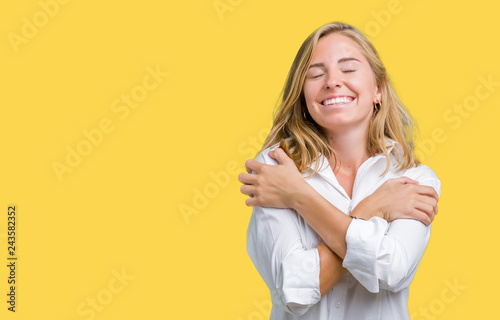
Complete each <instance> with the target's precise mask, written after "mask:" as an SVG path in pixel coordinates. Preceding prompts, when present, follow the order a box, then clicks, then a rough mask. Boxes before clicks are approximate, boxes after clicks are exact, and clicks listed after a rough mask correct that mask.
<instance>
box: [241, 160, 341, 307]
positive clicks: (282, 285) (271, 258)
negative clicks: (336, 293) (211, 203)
mask: <svg viewBox="0 0 500 320" xmlns="http://www.w3.org/2000/svg"><path fill="white" fill-rule="evenodd" d="M258 159H259V160H260V161H266V160H267V162H269V161H272V159H270V158H267V159H264V156H259V158H258ZM247 251H248V254H249V256H250V258H251V259H252V261H253V263H254V265H255V267H256V268H257V270H258V271H259V274H260V275H261V276H262V278H263V279H264V281H265V282H266V285H267V286H268V288H269V289H270V291H271V294H272V298H273V301H274V302H275V303H277V304H280V305H281V306H282V308H283V309H284V310H286V311H288V312H290V313H293V314H296V315H301V314H303V313H305V312H306V311H307V310H308V309H309V308H310V307H311V306H313V305H314V304H316V303H317V302H319V300H320V299H321V296H322V295H324V294H326V293H327V292H328V291H330V290H331V288H332V287H333V286H334V285H335V284H336V283H337V282H338V280H339V279H340V278H341V277H342V275H343V274H344V273H345V270H346V269H344V268H343V267H342V261H341V259H340V258H339V257H338V256H337V255H336V254H335V253H334V252H333V251H331V249H330V248H328V246H326V244H325V243H320V244H319V245H318V246H317V247H316V248H312V249H309V250H307V249H306V248H304V244H303V242H302V238H301V235H300V232H299V228H298V215H297V213H296V212H294V211H292V210H289V209H276V208H264V207H259V206H255V207H254V210H253V213H252V217H251V219H250V223H249V227H248V231H247Z"/></svg>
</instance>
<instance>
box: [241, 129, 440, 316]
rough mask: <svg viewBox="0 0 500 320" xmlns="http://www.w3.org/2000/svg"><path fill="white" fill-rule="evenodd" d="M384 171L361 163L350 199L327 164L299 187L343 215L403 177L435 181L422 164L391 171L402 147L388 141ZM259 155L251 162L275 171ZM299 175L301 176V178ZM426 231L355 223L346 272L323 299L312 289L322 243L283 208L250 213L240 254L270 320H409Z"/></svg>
mask: <svg viewBox="0 0 500 320" xmlns="http://www.w3.org/2000/svg"><path fill="white" fill-rule="evenodd" d="M387 144H388V146H389V145H390V147H389V152H390V157H391V167H390V170H389V172H388V173H387V174H385V175H384V176H380V175H381V174H382V173H383V172H384V170H385V168H386V165H387V160H386V159H387V158H386V157H385V155H384V154H383V153H381V154H378V155H375V156H373V157H371V158H369V159H368V160H366V161H365V162H364V163H363V164H362V165H361V166H360V167H359V169H358V171H357V174H356V179H355V181H354V187H353V192H352V199H351V198H350V197H349V196H348V195H347V193H346V192H345V190H344V189H343V188H342V187H341V186H340V184H339V182H338V181H337V179H336V177H335V175H334V173H333V171H332V169H331V168H330V165H329V163H328V161H327V159H324V162H323V166H322V168H321V170H320V171H319V174H316V175H314V176H312V177H309V178H306V181H307V182H308V183H309V184H310V185H311V186H312V187H314V189H315V190H316V191H317V192H318V193H320V194H321V195H322V196H323V197H324V198H326V199H327V200H328V201H330V202H331V203H332V204H333V205H334V206H335V207H337V208H338V209H340V210H341V211H343V212H344V213H345V214H350V212H351V211H352V209H353V208H354V207H355V206H356V205H357V204H358V203H359V202H360V201H361V200H363V199H364V198H365V197H367V196H369V195H370V194H372V193H373V192H374V191H375V190H377V189H378V188H379V187H380V186H381V185H382V184H383V183H384V182H385V181H387V180H388V179H392V178H397V177H401V176H406V177H409V178H411V179H414V180H417V181H419V182H420V185H427V186H431V187H433V188H434V189H435V190H436V192H437V193H438V195H439V194H440V193H441V182H440V181H439V179H438V177H437V176H436V174H435V173H434V171H433V170H432V169H430V168H429V167H428V166H426V165H420V166H418V167H413V168H411V169H408V170H401V171H397V164H396V161H395V154H394V151H395V150H396V149H398V150H399V152H400V153H402V152H403V150H402V148H401V146H400V145H399V144H398V143H397V142H395V141H393V140H391V139H387ZM270 150H271V149H266V150H264V151H263V152H262V153H261V154H259V156H258V157H257V160H258V161H260V162H263V163H267V164H276V161H274V160H273V159H272V158H270V157H269V155H268V152H269V151H270ZM311 167H313V168H314V165H313V166H311ZM309 173H310V171H309V172H306V173H305V174H304V176H307V175H308V174H309ZM430 231H431V226H425V225H424V224H423V223H421V222H419V221H417V220H409V219H399V220H394V221H392V222H387V221H385V220H383V219H381V218H378V217H374V218H372V219H370V220H368V221H364V220H361V219H354V220H352V221H351V223H350V225H349V227H348V229H347V234H346V243H347V252H346V255H345V258H344V261H343V266H344V268H346V269H347V272H346V273H345V274H344V276H343V277H342V278H341V279H340V281H339V282H338V283H337V284H336V285H335V286H334V287H333V288H332V289H331V290H330V291H329V292H328V293H327V294H325V295H324V296H323V297H321V294H320V290H319V272H320V261H319V254H318V250H317V249H316V246H318V245H319V244H320V243H321V242H322V239H321V238H320V236H319V235H318V234H317V233H316V232H315V231H314V230H313V229H312V228H311V227H310V226H309V225H308V224H307V223H306V222H305V221H304V219H303V218H302V217H301V216H300V215H299V214H298V213H296V212H295V211H294V210H290V209H277V208H264V207H254V208H253V213H252V217H251V219H250V223H249V226H248V231H247V251H248V254H249V256H250V258H251V259H252V261H253V263H254V265H255V267H256V268H257V270H258V272H259V273H260V275H261V276H262V278H263V279H264V281H265V283H266V285H267V286H268V288H269V290H270V291H271V299H272V301H273V307H272V311H271V319H272V320H278V319H279V320H281V319H311V320H312V319H314V320H319V319H325V320H326V319H345V320H347V319H352V320H367V319H391V320H392V319H395V320H402V319H410V317H409V313H408V294H409V290H408V287H409V285H410V283H411V281H412V280H413V277H414V275H415V272H416V271H417V267H418V266H419V264H420V260H421V258H422V255H423V254H424V251H425V248H426V246H427V243H428V241H429V236H430Z"/></svg>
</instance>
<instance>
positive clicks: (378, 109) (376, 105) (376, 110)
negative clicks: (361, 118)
mask: <svg viewBox="0 0 500 320" xmlns="http://www.w3.org/2000/svg"><path fill="white" fill-rule="evenodd" d="M381 107H382V103H380V102H379V101H377V102H375V103H374V104H373V109H374V110H375V112H379V111H380V108H381Z"/></svg>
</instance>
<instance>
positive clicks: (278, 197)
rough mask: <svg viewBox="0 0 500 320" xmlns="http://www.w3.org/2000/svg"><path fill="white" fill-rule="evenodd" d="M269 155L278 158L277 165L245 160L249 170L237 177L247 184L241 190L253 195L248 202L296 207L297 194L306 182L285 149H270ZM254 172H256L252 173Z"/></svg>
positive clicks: (278, 206)
mask: <svg viewBox="0 0 500 320" xmlns="http://www.w3.org/2000/svg"><path fill="white" fill-rule="evenodd" d="M269 156H270V157H271V158H273V159H274V160H276V161H277V162H278V165H268V164H264V163H261V162H258V161H256V160H247V162H245V167H246V169H247V171H248V172H249V173H241V174H240V175H239V176H238V180H239V181H240V182H242V183H243V184H244V185H243V186H241V193H243V194H246V195H249V196H250V197H251V198H250V199H247V200H246V201H245V204H246V205H247V206H261V207H274V208H293V199H294V198H295V197H294V195H295V194H298V193H300V190H301V188H302V186H304V184H307V182H306V181H305V180H304V178H303V177H302V174H300V172H299V170H298V169H297V167H296V166H295V163H294V162H293V160H292V159H290V158H289V157H288V156H287V155H286V153H285V152H284V151H283V149H281V148H278V149H275V150H274V151H270V152H269ZM252 171H255V172H256V173H257V174H250V173H251V172H252Z"/></svg>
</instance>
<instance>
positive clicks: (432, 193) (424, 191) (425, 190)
mask: <svg viewBox="0 0 500 320" xmlns="http://www.w3.org/2000/svg"><path fill="white" fill-rule="evenodd" d="M417 192H418V194H421V195H425V196H428V197H431V198H434V199H435V200H436V202H437V201H439V196H438V194H437V193H436V190H434V188H433V187H429V186H418V188H417Z"/></svg>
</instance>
